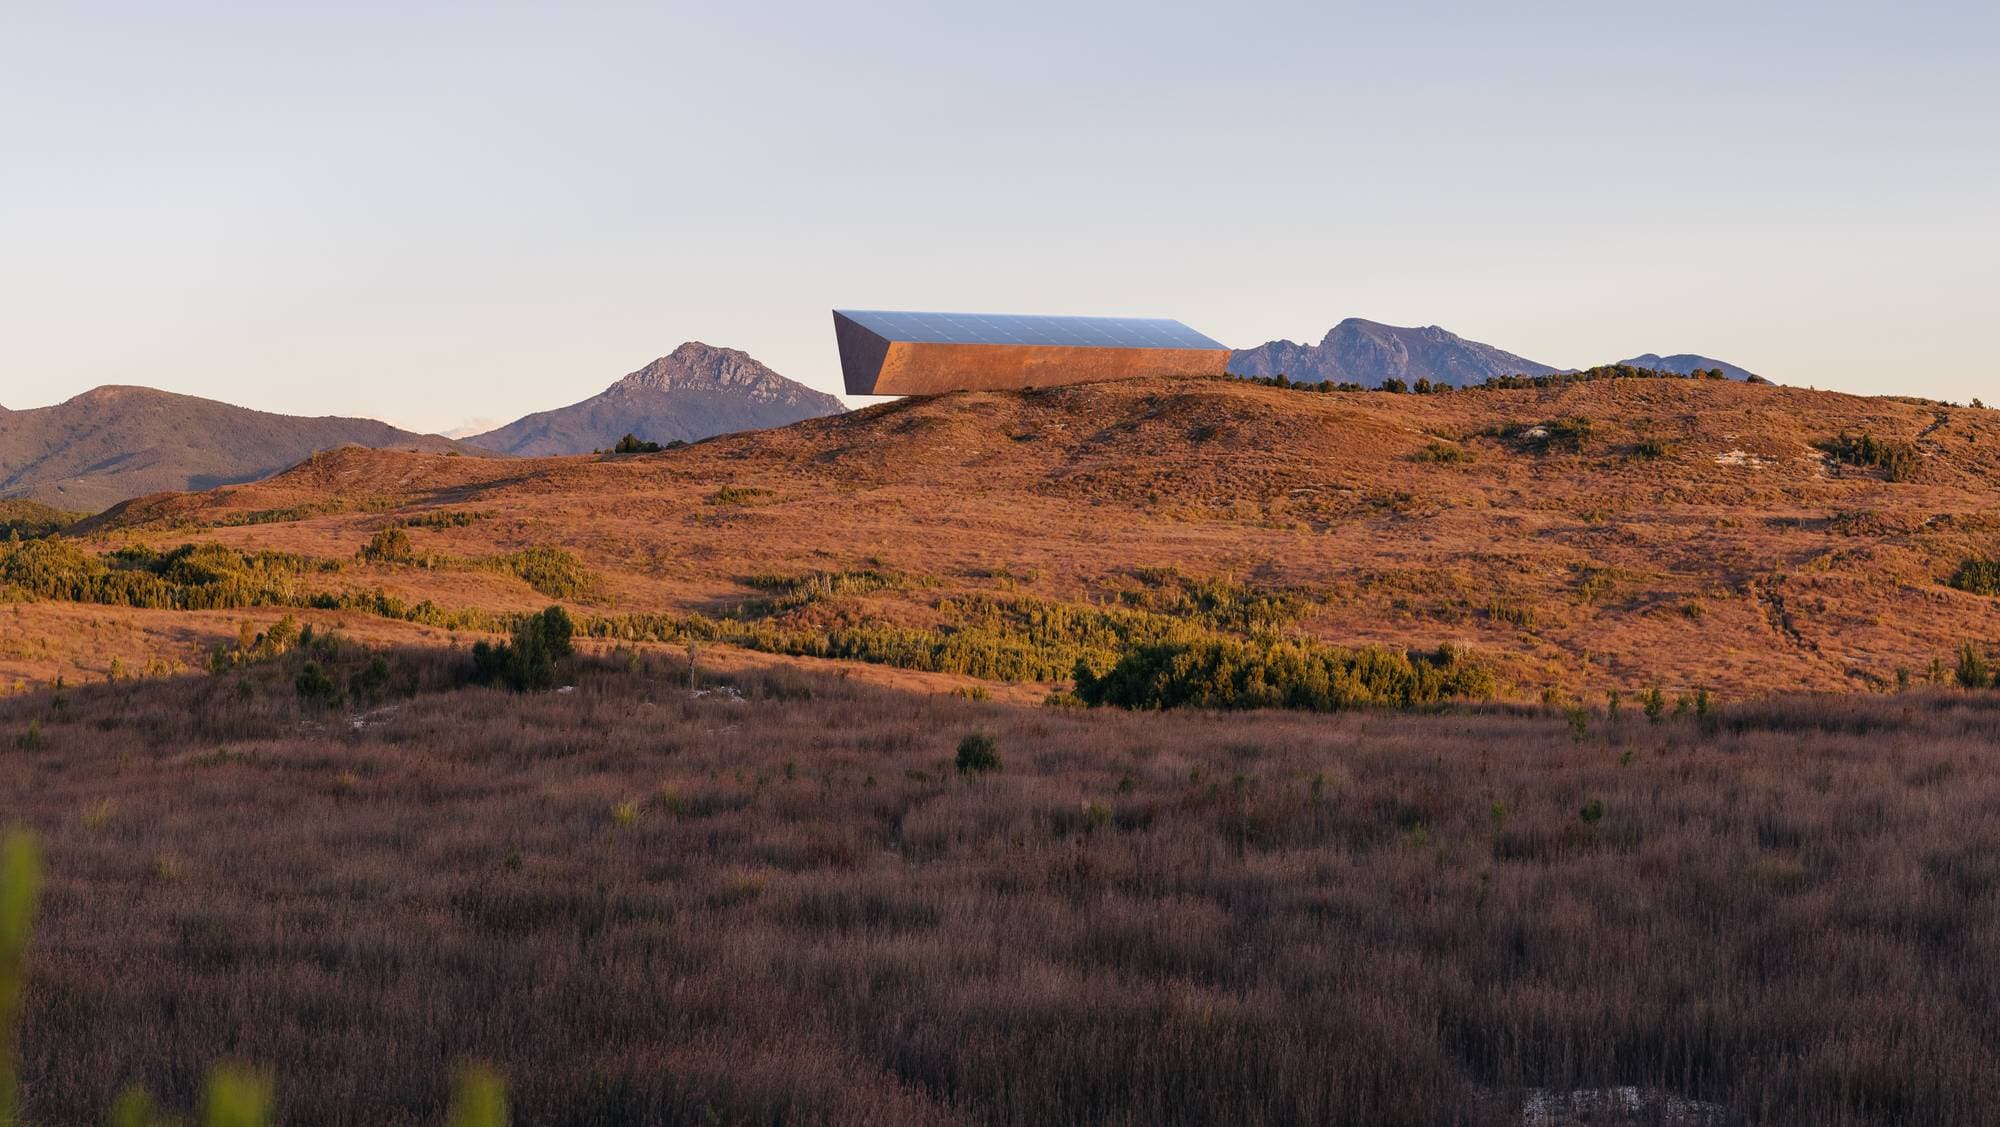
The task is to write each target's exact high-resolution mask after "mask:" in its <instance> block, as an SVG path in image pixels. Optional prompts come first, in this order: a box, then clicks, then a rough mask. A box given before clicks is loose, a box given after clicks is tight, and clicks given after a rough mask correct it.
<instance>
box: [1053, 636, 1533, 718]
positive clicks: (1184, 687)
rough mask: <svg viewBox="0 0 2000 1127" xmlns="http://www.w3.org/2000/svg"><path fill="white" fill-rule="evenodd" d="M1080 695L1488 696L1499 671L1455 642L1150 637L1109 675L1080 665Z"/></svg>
mask: <svg viewBox="0 0 2000 1127" xmlns="http://www.w3.org/2000/svg"><path fill="white" fill-rule="evenodd" d="M1075 677H1076V695H1077V696H1078V697H1080V698H1082V699H1083V701H1084V702H1085V703H1087V704H1091V705H1105V704H1109V705H1116V706H1118V707H1121V708H1139V709H1162V708H1183V707H1185V708H1225V709H1235V708H1300V709H1310V710H1313V711H1318V712H1331V711H1336V710H1339V709H1344V708H1357V707H1370V706H1381V707H1402V708H1408V707H1415V706H1422V705H1432V704H1438V703H1441V702H1444V701H1447V700H1455V699H1483V698H1486V697H1490V696H1491V695H1492V694H1493V691H1494V682H1493V677H1492V674H1491V673H1490V672H1489V671H1488V670H1486V669H1485V668H1484V667H1483V666H1481V665H1479V664H1478V663H1476V662H1474V661H1472V660H1471V659H1469V658H1467V657H1466V656H1464V655H1463V654H1461V653H1460V652H1459V651H1458V650H1457V649H1456V648H1454V647H1451V646H1444V647H1440V648H1439V649H1438V650H1436V651H1434V652H1432V653H1415V654H1410V653H1396V652H1394V651H1391V650H1385V649H1380V648H1376V647H1372V646H1371V647H1366V648H1362V649H1351V650H1350V649H1339V648H1335V647H1330V646H1319V645H1314V644H1310V643H1303V642H1278V643H1270V644H1257V643H1246V642H1238V641H1234V640H1228V639H1207V640H1202V641H1197V642H1171V643H1164V644H1156V645H1147V646H1142V647H1140V648H1138V649H1137V650H1134V651H1133V652H1131V653H1129V654H1127V655H1125V656H1124V657H1122V658H1120V659H1119V661H1118V662H1117V664H1115V665H1113V666H1112V667H1111V669H1110V670H1109V671H1108V672H1106V673H1104V674H1102V675H1099V674H1096V673H1094V672H1093V671H1092V670H1091V668H1090V667H1089V666H1088V665H1087V664H1079V665H1078V667H1077V669H1076V672H1075Z"/></svg>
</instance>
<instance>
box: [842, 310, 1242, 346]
mask: <svg viewBox="0 0 2000 1127" xmlns="http://www.w3.org/2000/svg"><path fill="white" fill-rule="evenodd" d="M834 312H835V313H837V314H839V315H840V316H842V317H845V318H847V319H848V320H850V321H853V322H854V323H855V324H857V325H860V326H861V327H862V328H864V329H867V330H868V331H869V332H872V333H874V334H875V335H877V336H879V337H881V338H883V339H884V340H890V341H909V342H911V343H915V344H1039V345H1066V346H1069V347H1072V348H1191V349H1227V348H1228V347H1229V346H1228V345H1226V344H1223V343H1221V342H1220V341H1216V340H1213V339H1211V338H1209V337H1206V336H1203V335H1202V334H1200V333H1198V332H1195V331H1194V330H1193V329H1190V328H1188V327H1187V326H1186V325H1183V324H1181V323H1180V322H1179V321H1174V320H1169V319H1167V318H1164V317H1036V316H1031V315H1021V314H1014V313H896V312H890V311H887V310H876V309H836V310H834Z"/></svg>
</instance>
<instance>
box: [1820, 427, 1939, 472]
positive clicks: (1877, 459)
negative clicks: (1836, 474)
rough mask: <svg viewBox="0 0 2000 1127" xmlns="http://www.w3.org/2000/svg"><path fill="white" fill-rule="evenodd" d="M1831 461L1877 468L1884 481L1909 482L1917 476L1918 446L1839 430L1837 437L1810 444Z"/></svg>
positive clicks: (1866, 433) (1865, 433) (1863, 433)
mask: <svg viewBox="0 0 2000 1127" xmlns="http://www.w3.org/2000/svg"><path fill="white" fill-rule="evenodd" d="M1813 445H1814V446H1816V447H1818V448H1819V449H1820V450H1823V451H1825V452H1826V453H1827V454H1828V455H1829V456H1830V457H1832V458H1833V460H1834V461H1836V462H1839V463H1841V464H1842V465H1848V466H1859V467H1861V468H1863V469H1879V470H1881V471H1882V477H1883V478H1884V479H1885V480H1887V481H1908V480H1910V479H1911V478H1912V477H1914V476H1915V475H1916V472H1917V463H1918V455H1917V448H1916V447H1915V446H1913V445H1911V444H1910V443H1907V442H1897V441H1894V440H1891V439H1882V438H1876V437H1875V436H1874V435H1872V434H1870V433H1869V432H1867V431H1865V430H1864V431H1862V432H1860V433H1859V434H1855V433H1853V432H1851V431H1842V432H1841V434H1840V437H1838V438H1829V439H1826V440H1824V441H1821V442H1816V443H1814V444H1813Z"/></svg>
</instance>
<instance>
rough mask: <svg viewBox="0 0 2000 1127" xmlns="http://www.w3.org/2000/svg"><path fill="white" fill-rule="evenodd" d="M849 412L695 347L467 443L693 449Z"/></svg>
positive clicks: (521, 451) (525, 448)
mask: <svg viewBox="0 0 2000 1127" xmlns="http://www.w3.org/2000/svg"><path fill="white" fill-rule="evenodd" d="M844 410H846V408H845V406H844V405H843V404H842V403H841V402H840V400H839V399H837V398H835V397H834V396H831V395H828V394H826V393H825V392H820V391H814V390H813V389H811V388H809V387H806V386H805V385H804V384H800V383H797V382H794V381H792V380H788V379H786V378H785V377H783V376H781V375H779V374H778V373H776V372H774V371H772V370H771V369H770V368H768V367H765V366H764V365H763V364H761V363H759V362H758V361H757V360H756V359H754V358H752V357H751V356H750V355H749V354H747V353H744V352H741V351H738V350H737V349H733V348H716V347H714V346H712V345H707V344H703V343H701V342H699V341H689V342H687V343H686V344H683V345H681V346H680V347H679V348H676V349H675V350H674V351H673V352H671V353H669V354H668V355H666V356H662V357H660V358H659V359H657V360H655V361H653V362H652V363H650V364H648V365H646V366H645V367H643V368H640V369H639V370H638V371H636V372H633V373H631V374H629V375H627V376H625V377H624V378H623V379H621V380H619V381H618V382H617V383H614V384H612V385H611V386H610V387H608V388H606V389H605V390H604V391H602V392H600V393H598V394H597V395H594V396H591V397H590V398H589V399H585V400H583V401H582V402H579V403H572V404H570V405H569V406H567V407H559V408H556V409H555V410H552V411H540V412H537V413H535V414H532V415H527V416H524V417H523V418H520V419H517V420H515V421H514V422H511V423H508V424H507V425H506V426H504V427H498V428H496V429H494V430H490V431H487V432H486V433H484V434H478V435H474V436H472V437H471V438H469V439H467V440H466V441H468V442H470V443H472V444H474V445H477V446H481V447H484V448H485V449H488V450H494V451H497V452H499V453H503V454H516V455H521V456H523V457H543V456H548V455H556V454H587V453H589V452H590V451H592V450H602V449H606V448H608V447H610V446H612V445H614V444H616V443H617V442H618V440H619V439H620V438H622V437H624V436H625V435H627V434H631V435H636V436H637V437H639V438H641V439H645V440H647V441H651V442H659V443H667V442H672V441H675V440H679V441H683V442H693V441H695V440H697V439H702V438H708V437H711V436H713V435H717V434H727V433H731V432H733V431H742V430H761V429H764V428H766V427H776V426H785V425H787V424H789V423H795V422H798V421H800V420H801V419H811V418H817V417H819V416H822V415H834V414H839V413H840V412H842V411H844Z"/></svg>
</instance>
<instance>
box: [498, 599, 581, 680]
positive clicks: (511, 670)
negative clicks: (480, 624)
mask: <svg viewBox="0 0 2000 1127" xmlns="http://www.w3.org/2000/svg"><path fill="white" fill-rule="evenodd" d="M575 633H576V625H575V623H573V622H571V621H570V617H569V612H568V611H565V610H563V608H561V607H550V608H548V609H547V610H544V611H543V612H542V613H540V614H535V615H529V616H528V617H526V618H523V619H522V620H521V621H520V622H519V623H517V624H516V625H515V627H514V636H513V640H512V641H511V642H500V643H498V644H495V643H492V642H475V643H473V646H472V679H473V680H474V681H477V682H479V683H480V684H483V685H490V684H495V683H499V684H504V685H506V686H507V687H508V688H510V689H513V690H514V691H515V692H517V693H525V692H533V691H536V690H541V689H552V688H554V687H555V683H556V669H557V665H558V663H560V662H562V661H563V660H564V659H566V658H568V657H569V656H570V654H571V652H572V651H573V649H574V646H573V644H572V641H571V639H572V638H573V637H574V635H575Z"/></svg>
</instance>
